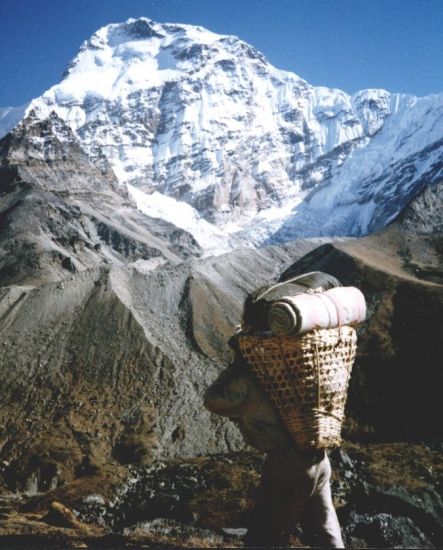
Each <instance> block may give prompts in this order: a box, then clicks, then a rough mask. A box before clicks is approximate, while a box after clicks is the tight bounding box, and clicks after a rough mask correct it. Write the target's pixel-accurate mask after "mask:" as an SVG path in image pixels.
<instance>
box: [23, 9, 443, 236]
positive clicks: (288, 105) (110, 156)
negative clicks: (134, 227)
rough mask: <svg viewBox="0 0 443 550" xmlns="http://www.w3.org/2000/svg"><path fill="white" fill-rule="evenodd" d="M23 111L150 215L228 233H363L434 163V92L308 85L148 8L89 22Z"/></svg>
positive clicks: (248, 51) (424, 178)
mask: <svg viewBox="0 0 443 550" xmlns="http://www.w3.org/2000/svg"><path fill="white" fill-rule="evenodd" d="M30 109H33V110H34V111H35V113H36V116H37V117H39V118H41V119H42V120H43V119H45V118H47V117H48V116H49V115H50V113H51V112H52V111H54V112H56V113H57V115H58V117H60V118H61V119H62V120H63V121H64V122H65V123H66V125H67V126H69V128H70V129H71V130H72V132H73V133H74V135H75V136H76V139H77V140H78V142H79V143H80V145H81V147H82V149H83V150H84V151H85V153H86V154H87V155H88V157H89V159H90V160H92V162H93V163H95V164H96V165H97V166H99V167H100V168H103V167H104V164H105V163H109V164H110V166H111V167H112V169H113V171H114V173H115V175H116V177H117V179H118V181H119V182H120V185H123V186H125V185H126V184H129V185H131V186H132V187H131V189H132V193H133V194H134V193H135V195H137V197H138V201H139V207H140V208H141V209H142V210H143V209H145V210H146V209H148V210H149V215H150V216H154V217H156V214H157V217H159V218H164V217H165V215H166V214H165V212H166V210H167V208H166V206H165V205H171V204H172V205H173V211H174V212H176V211H177V208H178V207H179V206H180V205H183V209H185V210H186V212H187V213H188V214H187V216H186V219H187V220H188V221H189V223H191V222H192V223H194V221H193V220H195V223H196V224H197V222H198V220H200V218H201V219H204V220H205V222H209V223H210V224H213V225H215V226H216V228H215V231H214V235H215V234H217V235H218V237H217V238H219V237H220V233H219V231H220V230H221V231H223V232H224V234H225V235H226V240H227V241H228V240H229V237H230V236H231V235H232V234H237V236H241V237H242V238H244V239H245V240H246V241H247V242H248V243H251V242H252V243H255V244H257V243H263V242H274V241H275V240H285V239H288V238H299V237H306V236H309V237H316V236H328V235H346V236H356V235H362V234H366V233H368V232H370V231H373V230H374V229H377V228H380V227H383V226H384V225H385V224H386V223H388V221H389V220H391V219H393V218H394V217H395V216H396V215H397V214H398V212H399V211H400V210H401V209H402V208H403V207H404V205H405V204H406V203H407V202H408V200H409V199H410V198H411V197H412V196H414V195H415V194H416V193H417V192H418V191H419V190H420V189H421V187H422V186H423V185H425V184H426V182H432V181H435V178H436V177H438V176H439V166H440V165H441V164H439V163H441V156H442V152H441V149H442V145H441V140H442V135H441V127H442V119H443V95H442V96H432V97H429V98H415V97H412V96H402V95H399V94H390V93H389V92H387V91H385V90H376V89H369V90H363V91H361V92H358V93H357V94H354V95H353V96H350V95H349V94H347V93H345V92H343V91H341V90H334V89H330V88H327V87H314V86H311V85H310V84H308V83H307V82H305V81H304V80H302V79H301V78H299V77H298V76H297V75H295V74H293V73H289V72H285V71H281V70H278V69H276V68H275V67H273V66H272V65H271V64H270V63H268V62H267V61H266V59H265V57H264V56H263V55H262V54H261V53H260V52H258V51H257V50H256V49H255V48H254V47H253V46H251V45H249V44H246V43H245V42H243V41H242V40H240V39H239V38H237V37H234V36H224V35H219V34H216V33H213V32H211V31H209V30H207V29H204V28H202V27H196V26H192V25H182V24H176V23H156V22H154V21H152V20H150V19H148V18H139V19H128V20H127V21H126V22H123V23H113V24H110V25H107V26H106V27H103V28H101V29H99V30H98V31H97V32H96V33H94V35H93V36H92V37H91V38H90V39H89V40H87V41H85V42H84V44H83V45H82V47H81V48H80V50H79V52H78V54H77V56H76V57H75V59H74V60H73V61H72V63H71V64H70V65H69V67H68V71H67V73H66V75H65V77H64V79H63V80H62V81H61V82H60V83H59V84H57V85H55V86H53V87H52V88H50V89H49V90H48V91H47V92H45V93H44V94H43V95H42V96H41V97H40V98H37V99H36V100H34V101H33V102H32V103H31V105H30V107H28V112H29V110H30ZM134 190H135V191H134ZM138 192H139V193H142V194H144V196H142V195H140V194H139V193H138ZM166 199H170V200H166ZM171 201H172V202H171ZM188 207H190V208H191V210H189V209H188ZM156 208H157V210H156ZM168 208H169V207H168ZM188 221H187V223H188ZM200 221H201V220H200ZM192 223H191V225H192ZM203 225H204V224H203ZM201 226H202V224H201V223H199V222H198V227H200V228H201ZM186 229H187V230H190V228H189V227H188V226H187V227H186ZM196 231H197V226H196ZM199 231H200V229H199ZM204 231H206V229H205V230H204ZM191 232H192V231H191ZM221 238H223V236H222V237H221Z"/></svg>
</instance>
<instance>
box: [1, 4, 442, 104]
mask: <svg viewBox="0 0 443 550" xmlns="http://www.w3.org/2000/svg"><path fill="white" fill-rule="evenodd" d="M139 16H146V17H149V18H151V19H154V20H155V21H159V22H179V23H190V24H195V25H202V26H204V27H207V28H208V29H210V30H212V31H214V32H217V33H220V34H235V35H237V36H239V37H240V38H242V39H243V40H245V41H246V42H249V43H250V44H253V45H254V46H255V47H256V48H257V49H259V50H260V51H261V52H262V53H264V54H265V56H266V57H267V59H268V60H269V61H270V62H271V63H272V64H273V65H275V66H276V67H278V68H280V69H285V70H289V71H292V72H295V73H296V74H298V75H299V76H301V77H302V78H304V79H306V80H307V81H308V82H310V83H311V84H314V85H322V86H329V87H334V88H341V89H343V90H345V91H347V92H349V93H353V92H355V91H357V90H360V89H364V88H385V89H387V90H389V91H391V92H403V93H411V94H415V95H426V94H430V93H439V92H443V63H442V57H443V30H442V29H443V0H0V36H1V48H0V75H1V76H0V78H1V81H0V107H6V106H17V105H21V104H23V103H25V102H27V101H29V100H30V99H32V98H33V97H36V96H38V95H40V94H41V93H42V92H43V91H45V90H46V89H47V88H49V87H50V86H52V85H53V84H55V83H56V82H58V81H59V80H60V78H61V74H62V72H63V71H64V69H65V67H66V65H67V64H68V62H69V61H70V59H72V57H74V55H75V54H76V52H77V49H78V48H79V46H80V44H81V43H82V41H83V40H85V39H86V38H88V37H89V36H90V35H91V34H92V33H93V32H94V31H96V30H97V29H98V28H100V27H102V26H104V25H106V24H108V23H116V22H119V21H125V20H126V19H128V18H129V17H139Z"/></svg>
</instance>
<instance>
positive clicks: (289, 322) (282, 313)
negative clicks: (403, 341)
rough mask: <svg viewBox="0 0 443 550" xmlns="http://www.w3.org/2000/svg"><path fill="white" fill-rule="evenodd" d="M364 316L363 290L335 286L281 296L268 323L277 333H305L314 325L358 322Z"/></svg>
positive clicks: (275, 303) (319, 326)
mask: <svg viewBox="0 0 443 550" xmlns="http://www.w3.org/2000/svg"><path fill="white" fill-rule="evenodd" d="M365 317H366V302H365V298H364V296H363V293H362V292H361V291H360V290H359V289H358V288H355V287H338V288H332V289H330V290H327V291H326V292H321V293H312V294H309V293H304V294H298V295H297V296H287V297H284V298H281V299H280V300H278V301H276V302H274V304H273V305H272V306H271V308H270V310H269V314H268V325H269V328H270V329H271V331H272V332H273V333H274V334H277V335H288V334H304V333H306V332H309V331H310V330H313V329H315V328H335V327H339V326H343V325H353V324H357V323H361V322H362V321H364V319H365Z"/></svg>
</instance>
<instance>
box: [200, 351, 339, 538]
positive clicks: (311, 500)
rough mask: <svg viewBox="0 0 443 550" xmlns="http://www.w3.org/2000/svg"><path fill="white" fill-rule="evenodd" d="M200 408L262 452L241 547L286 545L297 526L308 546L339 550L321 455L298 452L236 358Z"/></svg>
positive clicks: (328, 472)
mask: <svg viewBox="0 0 443 550" xmlns="http://www.w3.org/2000/svg"><path fill="white" fill-rule="evenodd" d="M205 406H206V408H207V409H209V410H210V411H211V412H213V413H216V414H219V415H222V416H227V417H229V418H230V419H232V420H233V421H234V422H235V423H236V424H237V425H238V427H239V429H240V431H241V433H242V435H243V437H244V440H245V442H246V443H247V444H249V445H251V446H253V447H255V448H256V449H258V450H260V451H262V452H266V453H267V457H266V459H265V461H264V464H263V470H262V481H261V487H260V498H259V503H258V505H257V508H256V509H255V511H254V512H253V514H252V518H251V522H250V525H249V529H248V534H247V536H246V540H245V543H246V544H247V545H252V546H268V545H288V544H289V543H290V539H291V534H292V533H294V532H295V531H296V524H297V523H299V522H300V523H301V525H302V527H303V531H304V533H306V536H307V539H308V540H309V541H310V544H312V545H314V546H327V547H331V548H343V541H342V538H341V533H340V526H339V523H338V519H337V515H336V513H335V509H334V506H333V504H332V498H331V489H330V475H331V466H330V464H329V459H328V457H327V455H326V453H325V451H322V450H321V451H312V452H300V451H299V450H297V448H296V447H295V443H294V441H293V439H292V437H291V435H290V434H289V432H288V431H287V429H286V427H285V426H284V424H283V422H282V421H281V419H280V417H279V415H278V413H277V411H276V409H275V408H274V406H273V404H272V403H271V402H270V401H269V400H268V398H267V396H266V394H265V393H264V390H263V389H262V387H261V386H260V384H259V383H258V381H257V380H256V379H255V377H254V376H253V374H252V373H251V372H250V371H249V369H248V367H247V365H246V364H245V363H244V362H243V360H242V358H241V357H240V355H239V354H238V353H237V355H236V358H235V360H234V361H233V363H232V364H231V365H230V366H229V367H228V368H227V369H226V370H224V371H223V372H222V373H221V375H220V376H219V377H218V378H217V380H216V381H215V382H214V384H212V386H211V387H210V388H209V389H208V390H207V392H206V394H205Z"/></svg>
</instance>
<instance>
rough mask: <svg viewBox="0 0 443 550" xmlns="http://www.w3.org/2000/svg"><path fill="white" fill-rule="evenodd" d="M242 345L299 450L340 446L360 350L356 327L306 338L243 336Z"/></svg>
mask: <svg viewBox="0 0 443 550" xmlns="http://www.w3.org/2000/svg"><path fill="white" fill-rule="evenodd" d="M239 346H240V351H241V353H242V355H243V358H244V359H245V361H246V362H247V363H248V365H249V366H250V368H251V369H252V371H253V372H254V373H255V375H256V376H257V378H258V380H259V382H260V383H261V385H262V387H263V389H264V390H265V392H266V394H267V395H268V397H269V398H270V400H271V401H272V402H273V403H274V404H275V406H276V407H277V409H278V411H279V413H280V416H281V418H282V420H283V422H284V423H285V425H286V426H287V428H288V430H289V432H290V433H291V435H292V436H293V438H294V440H295V442H296V444H297V446H298V447H299V448H300V449H313V448H315V449H320V448H330V447H337V446H339V445H340V443H341V427H342V423H343V418H344V408H345V404H346V397H347V389H348V383H349V378H350V375H351V369H352V365H353V363H354V359H355V353H356V349H357V337H356V332H355V330H354V329H353V328H352V327H350V326H342V327H338V328H332V329H317V330H313V331H310V332H308V333H306V334H304V335H302V336H274V335H265V334H244V335H241V336H240V338H239Z"/></svg>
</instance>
